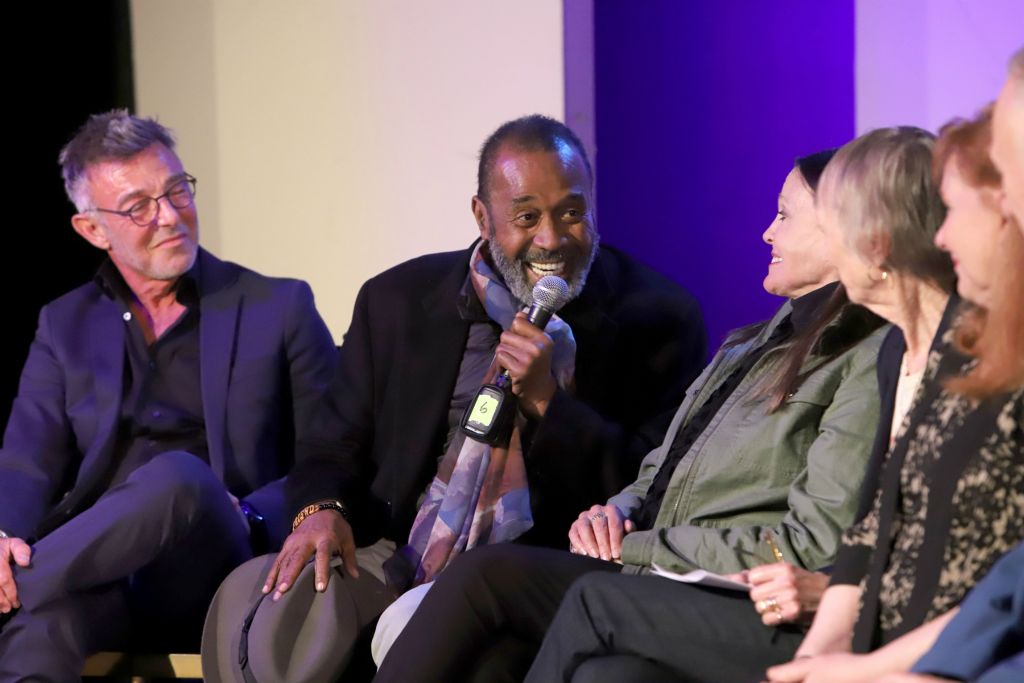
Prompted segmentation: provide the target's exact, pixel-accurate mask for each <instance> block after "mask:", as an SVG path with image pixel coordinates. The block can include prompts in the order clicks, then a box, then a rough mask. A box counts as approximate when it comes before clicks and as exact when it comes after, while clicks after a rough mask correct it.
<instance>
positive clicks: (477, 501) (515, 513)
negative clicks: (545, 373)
mask: <svg viewBox="0 0 1024 683" xmlns="http://www.w3.org/2000/svg"><path fill="white" fill-rule="evenodd" d="M482 244H483V243H480V244H478V245H477V248H476V249H475V250H474V251H473V255H472V256H471V258H470V281H471V282H472V284H473V290H474V292H476V295H477V297H478V298H479V299H480V301H481V302H482V303H483V306H484V310H486V311H487V315H488V317H490V318H491V320H493V321H495V322H496V323H498V324H499V325H501V327H502V329H505V330H507V329H508V328H509V327H510V326H511V325H512V321H513V319H514V318H515V314H516V312H517V311H519V310H520V305H519V303H518V302H517V301H516V300H515V298H514V297H513V296H512V293H511V292H509V290H508V288H507V287H506V286H505V283H504V282H502V280H501V279H500V278H499V276H498V275H497V274H496V273H494V271H492V270H491V268H490V266H488V264H487V262H486V261H485V260H484V258H483V256H482V255H481V253H480V247H481V246H482ZM545 331H546V332H547V333H548V335H550V336H551V338H552V339H553V340H554V343H555V347H554V352H553V354H552V361H551V366H552V370H553V372H554V376H555V381H556V382H557V384H558V386H559V387H561V388H562V389H565V390H571V389H572V387H573V375H574V372H575V366H576V340H575V339H574V338H573V336H572V330H571V329H570V328H569V325H568V324H566V322H565V321H564V320H562V319H561V318H559V317H558V316H552V318H551V320H550V321H549V322H548V324H547V327H546V328H545ZM499 370H500V368H499V367H498V363H497V361H496V360H494V359H492V360H491V365H490V367H489V368H488V369H487V372H486V373H485V375H484V384H493V383H494V380H495V378H496V377H497V376H498V372H499ZM525 424H526V418H525V417H524V416H523V414H522V413H521V412H517V413H516V417H515V422H514V426H513V429H512V436H511V438H510V439H509V443H508V446H506V447H500V446H494V447H492V446H488V445H487V444H484V443H481V442H479V441H476V440H474V439H471V438H468V437H467V436H466V435H465V434H464V433H463V432H462V430H461V429H460V430H458V431H457V432H456V434H455V436H454V437H453V438H452V441H451V444H450V445H449V446H448V450H447V451H446V452H445V454H444V457H443V458H442V459H441V464H440V466H439V467H438V471H437V475H436V476H435V477H434V481H433V482H432V483H431V484H430V488H429V489H428V491H427V496H426V499H425V500H424V501H423V504H422V505H421V506H420V509H419V512H418V513H417V515H416V520H415V521H414V522H413V525H412V530H411V531H410V532H409V544H408V545H406V546H405V547H403V548H401V549H400V550H398V551H397V552H396V553H395V555H394V556H393V557H392V558H391V559H389V560H388V561H387V562H386V563H385V566H384V571H385V573H386V575H387V580H388V585H389V586H390V587H391V589H392V590H394V591H395V592H396V594H397V593H402V592H404V591H406V590H408V589H409V588H412V587H413V586H418V585H420V584H421V583H426V582H428V581H433V579H434V577H436V576H437V575H438V574H440V573H441V570H443V569H444V568H445V567H447V566H448V563H450V562H451V561H452V560H453V559H455V557H456V556H457V555H459V553H461V552H463V551H464V550H469V549H470V548H474V547H476V546H478V545H486V544H489V543H503V542H506V541H511V540H513V539H515V538H517V537H519V536H520V535H522V534H523V533H525V532H526V531H527V530H528V529H529V528H530V527H532V526H533V516H532V514H531V513H530V491H529V488H528V484H527V480H526V463H525V461H524V459H523V448H522V442H521V440H520V435H521V434H522V431H523V428H524V426H525Z"/></svg>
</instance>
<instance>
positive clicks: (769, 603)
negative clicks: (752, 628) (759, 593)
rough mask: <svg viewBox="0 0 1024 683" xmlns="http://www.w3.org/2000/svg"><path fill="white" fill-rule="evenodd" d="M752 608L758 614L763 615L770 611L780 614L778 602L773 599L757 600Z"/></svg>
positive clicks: (780, 609)
mask: <svg viewBox="0 0 1024 683" xmlns="http://www.w3.org/2000/svg"><path fill="white" fill-rule="evenodd" d="M754 608H755V609H756V610H757V613H758V614H764V613H765V612H767V611H768V610H772V611H775V612H779V613H781V612H782V608H781V607H779V601H778V600H776V599H775V598H765V599H764V600H758V601H757V603H756V604H755V605H754Z"/></svg>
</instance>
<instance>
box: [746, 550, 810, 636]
mask: <svg viewBox="0 0 1024 683" xmlns="http://www.w3.org/2000/svg"><path fill="white" fill-rule="evenodd" d="M743 573H744V574H745V576H746V581H745V582H744V583H749V584H750V585H751V586H752V588H751V589H750V599H751V600H752V601H753V602H754V606H755V609H757V613H758V614H760V615H761V621H763V622H764V623H765V625H767V626H777V625H778V624H781V623H783V622H791V621H800V622H801V623H806V624H809V623H810V622H811V619H813V618H814V613H815V612H816V611H817V609H818V603H820V602H821V596H822V594H824V592H825V589H826V588H828V580H829V579H828V575H827V574H822V573H821V572H809V571H807V570H806V569H801V568H800V567H794V566H793V565H791V564H787V563H785V562H779V563H776V564H763V565H761V566H759V567H754V568H753V569H749V570H747V571H746V572H743Z"/></svg>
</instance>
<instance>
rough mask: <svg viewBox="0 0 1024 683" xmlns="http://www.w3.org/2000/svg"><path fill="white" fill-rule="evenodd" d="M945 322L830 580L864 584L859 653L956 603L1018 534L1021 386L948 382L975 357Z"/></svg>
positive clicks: (1023, 483)
mask: <svg viewBox="0 0 1024 683" xmlns="http://www.w3.org/2000/svg"><path fill="white" fill-rule="evenodd" d="M948 313H949V312H947V316H946V319H947V320H948V319H949V318H951V317H952V316H950V315H948ZM946 328H948V325H945V324H944V325H943V327H942V328H940V331H939V334H938V335H937V341H936V343H935V344H934V345H933V347H932V351H931V353H930V355H929V358H928V363H927V366H926V368H925V372H924V377H923V379H922V381H921V385H920V386H919V387H918V390H917V393H916V395H915V398H914V403H913V405H912V406H911V408H910V410H909V411H908V413H907V415H906V417H905V418H904V420H903V423H902V424H901V425H900V428H899V431H898V432H897V434H896V440H895V443H894V445H893V447H892V449H891V450H890V451H889V452H888V453H886V454H885V461H884V463H883V465H882V468H881V472H880V474H879V476H878V477H877V481H876V483H877V488H876V489H875V491H874V496H873V504H872V505H871V507H870V510H869V511H868V512H867V514H866V515H865V516H864V517H863V518H862V519H861V520H860V521H859V522H857V523H856V524H855V525H854V526H853V527H851V528H850V529H849V530H847V532H846V533H845V534H844V536H843V540H842V545H841V547H840V551H839V555H838V557H837V560H836V571H835V574H834V575H833V579H832V583H833V585H835V584H837V583H839V584H842V583H855V584H856V583H859V584H860V586H861V609H860V615H859V617H858V620H857V624H856V627H855V629H854V639H853V650H854V652H867V651H870V650H872V649H875V648H877V647H879V646H881V645H884V644H885V643H887V642H889V641H891V640H894V639H895V638H898V637H899V636H901V635H903V634H904V633H907V632H908V631H911V630H913V629H914V628H916V627H918V626H920V625H921V624H923V623H925V622H926V621H928V620H930V619H932V618H934V617H936V616H939V615H940V614H942V613H943V612H946V611H947V610H949V609H950V608H952V607H955V606H956V605H958V604H959V603H960V601H961V600H962V599H963V597H964V596H965V595H966V593H967V592H968V591H969V590H970V589H971V587H972V586H974V584H975V583H977V582H978V581H980V580H981V579H982V578H983V577H984V576H985V574H986V572H988V570H989V568H990V567H991V566H992V565H993V564H994V563H995V562H996V560H998V559H999V558H1000V556H1002V555H1003V554H1004V553H1006V552H1007V551H1009V550H1010V549H1011V548H1013V547H1014V546H1015V545H1016V544H1017V543H1019V542H1020V541H1021V540H1022V539H1024V390H1022V389H1018V390H1017V391H1015V392H1012V393H1010V394H1003V395H1002V396H997V397H995V398H992V399H988V400H986V401H983V402H980V403H979V402H977V401H972V400H970V399H967V398H964V397H962V396H959V395H956V394H952V393H950V392H947V391H946V390H945V389H944V388H943V386H942V385H943V380H944V379H945V378H947V377H951V376H954V375H956V374H958V373H960V372H963V371H965V370H966V369H968V368H969V367H970V365H971V363H972V362H973V361H970V360H968V359H967V358H965V357H964V356H963V355H961V354H959V353H958V352H957V351H956V350H955V349H954V348H953V346H952V332H951V331H950V330H948V329H946Z"/></svg>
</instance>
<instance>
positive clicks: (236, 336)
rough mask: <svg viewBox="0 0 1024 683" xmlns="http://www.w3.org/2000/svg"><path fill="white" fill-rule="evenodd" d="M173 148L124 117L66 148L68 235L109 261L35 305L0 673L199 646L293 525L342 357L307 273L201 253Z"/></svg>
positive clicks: (3, 548)
mask: <svg viewBox="0 0 1024 683" xmlns="http://www.w3.org/2000/svg"><path fill="white" fill-rule="evenodd" d="M174 147H175V144H174V139H173V137H172V134H171V132H170V131H169V130H168V129H166V128H164V127H163V126H162V125H160V124H159V123H157V122H156V121H154V120H152V119H144V118H139V117H136V116H132V115H130V114H128V113H127V112H126V111H123V110H121V111H111V112H107V113H105V114H99V115H96V116H93V117H91V118H90V119H89V120H88V121H87V122H86V123H85V125H84V126H83V127H82V129H81V130H80V131H79V132H78V133H77V134H76V135H75V137H74V138H73V139H72V140H71V141H70V142H69V143H68V145H67V146H66V147H65V148H64V149H63V151H62V152H61V155H60V163H61V166H62V170H63V176H64V181H65V188H66V190H67V193H68V197H69V198H70V199H71V201H72V202H73V203H74V204H75V206H76V208H77V210H78V212H77V213H76V214H75V215H74V216H73V217H72V219H71V223H72V226H73V227H74V229H75V231H76V232H77V233H78V234H79V235H81V236H82V237H83V238H84V239H85V240H86V241H88V242H89V243H90V244H91V245H93V246H94V247H97V248H98V249H102V250H104V251H106V252H107V256H108V258H107V260H106V261H105V262H104V263H103V265H102V266H101V267H100V269H99V271H98V273H97V275H96V277H95V279H94V281H92V282H89V283H87V284H86V285H84V286H82V287H79V288H78V289H76V290H74V291H72V292H70V293H69V294H66V295H65V296H63V297H61V298H59V299H57V300H56V301H53V302H51V303H50V304H48V305H47V306H46V307H44V308H43V310H42V312H41V314H40V317H39V327H38V331H37V333H36V338H35V341H34V342H33V344H32V347H31V349H30V351H29V356H28V359H27V361H26V363H25V368H24V371H23V373H22V378H21V384H20V388H19V392H18V397H17V398H16V400H15V402H14V405H13V408H12V412H11V416H10V420H9V422H8V426H7V430H6V433H5V435H4V441H3V448H2V450H0V680H10V679H15V680H22V679H32V680H40V679H41V680H55V681H63V680H75V679H77V678H78V677H79V674H80V671H81V667H82V663H83V661H84V658H85V657H86V656H87V655H88V654H90V653H91V652H94V651H98V650H103V649H125V648H130V647H133V646H137V647H146V646H154V645H155V646H158V647H197V646H198V641H199V634H200V629H201V625H202V618H203V616H204V614H205V610H206V606H207V605H208V603H209V600H210V598H211V597H212V595H213V592H214V590H215V589H216V587H217V585H218V584H219V583H220V581H221V579H223V577H224V576H225V575H226V574H227V573H228V572H229V571H230V570H231V569H232V568H233V567H235V566H236V565H238V564H239V563H241V562H243V561H244V560H246V559H248V558H250V557H252V555H253V553H254V552H256V553H262V552H266V551H267V550H269V549H273V548H276V547H279V546H280V544H281V542H282V540H283V538H284V537H285V536H286V535H287V533H288V531H289V530H290V527H289V522H290V519H291V514H290V511H289V512H287V513H286V512H285V507H286V505H285V502H284V496H283V488H284V477H285V475H286V474H287V472H288V470H289V469H290V467H291V464H292V461H293V458H294V444H295V441H296V439H298V438H301V437H302V435H303V434H304V433H305V432H306V431H307V429H308V427H309V425H308V422H309V416H310V415H312V413H313V412H314V411H313V407H314V405H316V404H317V403H318V402H319V401H320V400H321V397H322V394H323V392H324V390H325V387H326V385H327V383H328V381H329V379H330V376H331V374H332V371H333V367H334V364H335V359H336V355H337V354H336V349H335V347H334V343H333V340H332V339H331V335H330V333H329V332H328V330H327V328H326V326H325V325H324V323H323V321H322V320H321V318H320V316H319V314H318V313H317V311H316V308H315V306H314V303H313V295H312V292H311V291H310V289H309V286H308V285H306V284H305V283H304V282H301V281H297V280H284V279H271V278H267V277H264V276H262V275H259V274H257V273H254V272H252V271H250V270H247V269H245V268H242V267H240V266H237V265H235V264H233V263H227V262H224V261H221V260H219V259H217V258H216V257H214V256H213V255H212V254H210V253H208V252H206V251H204V250H203V249H201V248H200V247H199V244H198V238H199V223H198V217H197V211H196V205H195V193H196V179H195V178H194V177H192V176H191V175H189V174H188V173H187V172H186V171H185V170H184V167H183V166H182V162H181V160H180V159H179V158H178V156H177V154H176V153H175V151H174Z"/></svg>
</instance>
